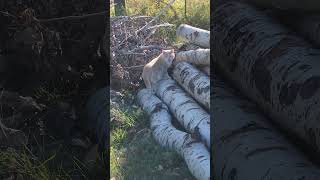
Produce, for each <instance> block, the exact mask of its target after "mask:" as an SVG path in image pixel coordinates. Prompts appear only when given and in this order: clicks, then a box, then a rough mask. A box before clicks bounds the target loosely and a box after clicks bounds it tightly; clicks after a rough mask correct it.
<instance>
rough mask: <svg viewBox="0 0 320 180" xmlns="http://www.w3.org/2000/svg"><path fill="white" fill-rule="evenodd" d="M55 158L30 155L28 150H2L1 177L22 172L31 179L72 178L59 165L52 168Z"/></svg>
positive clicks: (21, 173) (0, 155) (0, 159)
mask: <svg viewBox="0 0 320 180" xmlns="http://www.w3.org/2000/svg"><path fill="white" fill-rule="evenodd" d="M53 159H55V156H51V157H49V158H48V159H46V160H44V161H40V160H39V159H37V158H35V157H33V156H32V155H30V154H29V153H28V152H27V151H23V152H19V153H18V152H16V151H13V150H6V151H0V169H1V172H0V177H7V176H10V175H12V174H20V175H22V177H24V178H25V179H30V180H40V179H42V180H53V179H54V180H56V179H71V177H70V176H69V175H68V173H67V172H65V171H64V170H63V169H60V168H59V167H56V168H50V167H49V165H48V164H49V162H50V161H52V160H53Z"/></svg>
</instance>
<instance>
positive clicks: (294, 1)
mask: <svg viewBox="0 0 320 180" xmlns="http://www.w3.org/2000/svg"><path fill="white" fill-rule="evenodd" d="M246 1H248V2H250V3H253V4H255V5H257V6H260V7H266V8H275V9H280V10H286V11H293V12H317V11H319V10H320V1H318V0H305V1H299V0H246Z"/></svg>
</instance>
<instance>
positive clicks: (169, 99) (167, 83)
mask: <svg viewBox="0 0 320 180" xmlns="http://www.w3.org/2000/svg"><path fill="white" fill-rule="evenodd" d="M156 94H157V96H158V97H160V98H161V99H162V101H163V102H164V103H165V104H166V105H167V106H168V107H169V108H170V111H171V112H172V113H173V115H174V116H175V117H176V118H177V120H178V121H179V123H180V124H181V125H182V126H183V127H184V128H185V129H186V130H187V132H189V133H192V134H194V135H195V137H199V140H201V141H203V142H204V143H205V144H206V145H207V147H210V115H209V114H208V113H207V112H206V111H205V110H204V109H202V108H201V107H200V106H199V105H198V104H197V102H196V101H194V100H193V99H192V98H191V97H190V96H189V95H188V94H187V93H186V92H184V91H183V90H182V89H181V88H180V87H179V86H178V85H177V84H176V82H175V81H173V80H160V81H159V82H158V83H157V84H156Z"/></svg>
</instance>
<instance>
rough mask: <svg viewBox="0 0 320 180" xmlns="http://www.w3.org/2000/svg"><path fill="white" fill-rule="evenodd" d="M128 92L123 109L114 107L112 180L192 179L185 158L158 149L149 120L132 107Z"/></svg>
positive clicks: (111, 158) (111, 159) (112, 122)
mask: <svg viewBox="0 0 320 180" xmlns="http://www.w3.org/2000/svg"><path fill="white" fill-rule="evenodd" d="M126 99H131V101H133V95H132V94H131V93H127V94H126V95H125V97H124V102H123V103H121V105H120V107H115V106H113V107H111V124H110V125H111V126H110V127H111V128H110V130H111V147H110V151H111V152H110V170H111V178H112V177H114V178H115V179H117V180H118V179H130V180H131V179H132V180H134V179H137V180H144V179H145V180H153V179H156V180H161V179H169V180H170V179H185V180H187V179H193V177H192V175H191V174H190V172H189V170H188V168H187V166H186V164H185V162H184V161H183V159H182V158H181V157H180V156H179V155H178V154H177V153H176V152H174V151H170V150H167V149H165V148H162V147H161V146H159V144H158V143H157V142H155V140H154V138H153V137H152V133H151V130H150V129H149V124H150V123H149V120H148V117H146V115H145V114H144V113H143V112H142V110H141V109H140V108H139V107H137V106H135V105H125V104H130V103H128V101H127V100H126Z"/></svg>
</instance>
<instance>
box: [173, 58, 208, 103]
mask: <svg viewBox="0 0 320 180" xmlns="http://www.w3.org/2000/svg"><path fill="white" fill-rule="evenodd" d="M172 76H173V78H174V79H175V80H176V81H177V82H178V83H179V84H180V85H181V86H182V87H183V89H184V90H186V91H187V92H188V93H189V94H190V95H191V96H192V97H193V98H194V99H195V100H197V101H198V102H199V103H200V104H202V105H203V106H205V107H206V108H207V109H210V79H209V77H208V76H207V75H205V74H204V73H203V72H201V71H200V70H198V69H196V68H195V67H194V66H192V65H191V64H189V63H186V62H179V63H177V64H175V66H174V68H173V74H172Z"/></svg>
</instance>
